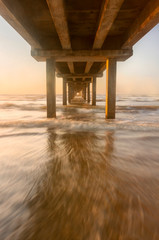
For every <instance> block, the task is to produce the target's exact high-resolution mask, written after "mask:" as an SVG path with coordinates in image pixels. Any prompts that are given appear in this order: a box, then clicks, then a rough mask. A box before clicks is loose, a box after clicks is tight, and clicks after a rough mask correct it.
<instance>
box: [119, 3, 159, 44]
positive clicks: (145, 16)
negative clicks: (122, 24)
mask: <svg viewBox="0 0 159 240" xmlns="http://www.w3.org/2000/svg"><path fill="white" fill-rule="evenodd" d="M158 23H159V0H155V1H154V0H151V1H148V3H147V5H146V6H145V8H144V9H143V10H142V11H141V13H140V15H139V17H138V18H137V19H136V20H135V21H134V23H133V24H132V26H131V28H130V29H129V31H128V33H127V34H126V35H125V38H124V43H123V46H122V47H124V48H125V47H132V46H133V45H134V44H135V43H136V42H137V41H139V40H140V39H141V38H142V37H143V36H144V35H145V34H146V33H147V32H148V31H150V30H151V29H152V28H153V27H154V26H155V25H156V24H158Z"/></svg>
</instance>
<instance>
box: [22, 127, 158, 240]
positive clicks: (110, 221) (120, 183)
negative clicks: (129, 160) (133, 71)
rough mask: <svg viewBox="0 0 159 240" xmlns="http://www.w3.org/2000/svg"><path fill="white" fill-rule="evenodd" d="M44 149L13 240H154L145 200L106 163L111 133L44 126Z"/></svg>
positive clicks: (112, 138)
mask: <svg viewBox="0 0 159 240" xmlns="http://www.w3.org/2000/svg"><path fill="white" fill-rule="evenodd" d="M47 148H48V159H49V161H48V162H47V164H46V166H45V171H44V172H45V173H44V174H43V176H42V178H41V179H40V181H39V182H38V184H37V186H36V189H35V192H34V194H31V195H30V196H28V197H27V199H26V204H27V207H28V208H29V211H30V217H29V219H28V222H27V223H26V225H25V226H23V229H22V230H21V234H20V237H19V240H23V239H25V240H32V239H35V240H43V239H47V240H52V239H54V240H76V239H77V240H78V239H79V240H85V239H88V240H89V239H90V240H100V239H101V240H103V239H104V240H105V239H107V240H108V239H110V240H131V239H132V240H135V239H140V240H141V239H149V240H150V239H156V240H157V239H158V238H157V237H158V236H159V235H158V230H157V226H156V228H155V227H154V225H153V224H154V221H155V222H156V220H157V219H155V220H153V219H148V217H150V214H149V205H148V202H145V201H143V199H142V195H141V196H140V195H138V196H136V195H135V194H134V193H135V190H134V189H135V188H136V186H134V181H133V179H131V178H129V176H128V175H126V173H124V172H122V171H117V170H116V169H115V168H114V167H112V161H114V159H115V158H116V149H115V133H114V132H113V131H108V132H106V133H101V134H100V133H98V134H96V133H93V132H71V133H70V132H67V131H63V132H62V131H61V132H60V131H58V132H57V131H56V130H48V146H47ZM43 170H44V169H43ZM128 186H129V187H130V188H129V187H128ZM147 207H148V210H147V209H146V208H147ZM150 208H151V210H152V206H151V207H150ZM146 214H147V215H146ZM149 224H151V225H152V227H153V230H155V231H154V232H153V233H152V231H149V230H150V229H149V228H148V226H149ZM148 229H149V230H148Z"/></svg>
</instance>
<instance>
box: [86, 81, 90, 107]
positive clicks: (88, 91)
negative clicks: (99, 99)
mask: <svg viewBox="0 0 159 240" xmlns="http://www.w3.org/2000/svg"><path fill="white" fill-rule="evenodd" d="M87 98H88V99H87V100H88V103H90V83H88V86H87Z"/></svg>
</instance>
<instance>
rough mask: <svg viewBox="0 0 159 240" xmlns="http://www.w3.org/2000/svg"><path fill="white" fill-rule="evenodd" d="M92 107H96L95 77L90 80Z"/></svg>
mask: <svg viewBox="0 0 159 240" xmlns="http://www.w3.org/2000/svg"><path fill="white" fill-rule="evenodd" d="M92 105H93V106H96V77H93V79H92Z"/></svg>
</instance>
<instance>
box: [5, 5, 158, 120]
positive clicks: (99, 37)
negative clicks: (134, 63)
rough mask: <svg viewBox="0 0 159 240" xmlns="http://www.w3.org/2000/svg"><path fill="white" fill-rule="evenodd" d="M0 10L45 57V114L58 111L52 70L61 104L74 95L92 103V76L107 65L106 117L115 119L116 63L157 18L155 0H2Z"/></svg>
mask: <svg viewBox="0 0 159 240" xmlns="http://www.w3.org/2000/svg"><path fill="white" fill-rule="evenodd" d="M0 14H1V15H2V17H4V19H6V21H7V22H8V23H9V24H10V25H11V26H12V27H13V28H15V30H16V31H17V32H19V34H20V35H21V36H22V37H23V38H24V39H25V40H26V41H27V42H28V43H29V44H30V46H31V55H32V56H33V57H34V58H35V59H36V60H37V61H46V75H47V77H46V79H47V117H49V118H52V117H55V116H56V99H55V98H56V91H55V89H56V83H55V82H56V75H57V76H58V77H62V78H63V105H67V103H70V104H71V102H72V100H73V99H74V98H75V97H76V98H78V96H81V98H82V99H84V101H87V102H88V103H90V102H91V104H92V105H96V79H97V77H98V78H100V77H102V76H103V71H104V70H105V69H106V70H107V79H106V86H107V89H106V118H112V119H113V118H115V102H116V101H115V99H116V65H117V64H116V63H117V61H125V60H126V59H128V58H129V57H130V56H132V54H133V51H132V47H133V45H134V44H135V43H136V42H137V41H138V40H140V39H141V38H142V37H143V36H144V35H145V34H146V33H147V32H148V31H149V30H151V29H152V28H153V27H154V26H155V25H156V24H157V23H158V22H159V0H156V1H154V0H140V1H138V0H93V1H92V0H85V1H74V0H34V1H32V0H22V1H19V0H14V1H13V0H0ZM99 81H100V80H99ZM90 89H92V91H91V92H92V94H90ZM90 96H91V97H92V99H91V97H90Z"/></svg>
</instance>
